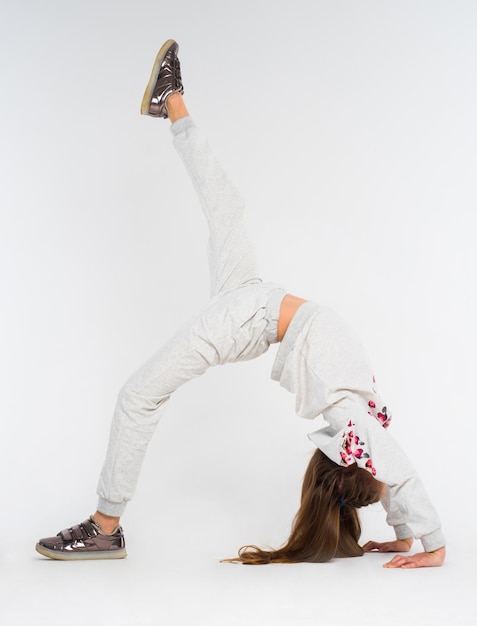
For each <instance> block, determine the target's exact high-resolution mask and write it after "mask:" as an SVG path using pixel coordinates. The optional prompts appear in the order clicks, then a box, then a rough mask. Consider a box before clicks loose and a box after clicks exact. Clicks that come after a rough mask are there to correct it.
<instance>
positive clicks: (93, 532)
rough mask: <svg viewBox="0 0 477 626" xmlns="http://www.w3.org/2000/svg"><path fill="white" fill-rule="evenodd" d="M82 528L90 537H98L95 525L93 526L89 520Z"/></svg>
mask: <svg viewBox="0 0 477 626" xmlns="http://www.w3.org/2000/svg"><path fill="white" fill-rule="evenodd" d="M81 526H82V527H83V528H84V529H85V531H86V534H87V535H88V537H96V535H97V534H98V531H97V530H96V528H95V526H94V524H92V523H91V521H90V520H89V519H87V520H86V521H85V522H83V523H82V524H81Z"/></svg>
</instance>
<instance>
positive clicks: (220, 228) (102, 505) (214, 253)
mask: <svg viewBox="0 0 477 626" xmlns="http://www.w3.org/2000/svg"><path fill="white" fill-rule="evenodd" d="M168 113H169V116H170V119H171V121H172V122H173V124H172V127H171V130H172V134H173V136H174V144H175V146H176V148H177V151H178V152H179V154H180V155H181V157H182V159H183V161H184V163H185V165H186V168H187V170H188V172H189V175H190V177H191V178H192V181H193V183H194V186H195V189H196V191H197V193H198V195H199V199H200V202H201V205H202V208H203V211H204V213H205V216H206V218H207V222H208V225H209V231H210V239H209V251H210V271H211V282H212V294H213V295H214V296H216V295H219V294H221V293H224V292H226V291H228V292H230V291H231V290H233V289H234V288H236V287H239V286H241V285H244V284H250V283H254V282H255V283H258V282H261V281H260V279H259V278H258V276H257V272H256V269H255V261H254V253H253V248H252V246H251V244H250V241H249V239H248V237H247V236H246V233H245V228H244V224H243V201H242V198H241V197H240V195H239V193H238V192H237V190H236V189H235V187H234V186H233V185H232V184H231V183H230V181H229V179H228V178H227V176H226V174H225V172H224V171H223V169H222V167H221V166H220V164H219V162H218V161H217V159H216V158H215V156H214V155H213V154H212V152H211V150H210V148H209V146H208V144H207V142H206V140H205V139H204V137H203V136H202V134H201V133H200V132H199V130H198V129H197V127H196V126H195V124H194V122H193V121H192V119H191V118H190V117H189V116H188V114H187V109H186V107H185V104H184V101H183V99H182V96H181V95H180V94H174V95H173V96H170V97H169V98H168ZM227 302H230V299H229V298H228V297H227ZM216 306H219V307H220V306H221V305H220V304H217V303H215V304H214V306H213V307H211V308H209V309H208V310H207V311H205V312H204V313H203V314H202V315H201V316H199V317H198V318H197V319H196V320H195V322H193V323H192V324H191V325H190V326H189V327H188V328H186V329H184V330H183V331H181V332H179V333H178V334H177V335H176V336H175V337H174V338H173V339H172V340H171V341H170V342H169V343H168V344H166V346H164V347H163V348H162V349H161V350H159V352H158V353H157V354H156V355H154V357H153V358H152V359H151V360H150V361H149V362H148V363H146V364H145V365H144V366H143V367H142V368H141V369H140V370H139V371H138V372H137V373H136V374H135V375H134V376H132V377H131V379H130V380H129V381H128V382H127V383H126V385H125V386H124V387H123V389H122V391H121V393H120V395H119V398H118V402H117V405H116V409H115V413H114V417H113V423H112V427H111V434H110V440H109V447H108V452H107V456H106V461H105V464H104V466H103V470H102V473H101V476H100V481H99V485H98V495H99V504H98V511H97V513H96V514H95V519H96V520H97V521H98V523H100V524H102V527H103V528H104V529H105V530H106V531H107V530H109V529H110V528H111V527H113V526H114V525H116V524H117V523H118V518H119V516H120V515H121V514H122V512H123V510H124V508H125V506H126V503H127V501H128V500H129V499H130V498H131V497H132V495H133V493H134V490H135V487H136V483H137V480H138V478H139V472H140V469H141V466H142V462H143V459H144V455H145V453H146V449H147V446H148V443H149V441H150V439H151V437H152V435H153V432H154V430H155V427H156V425H157V422H158V421H159V419H160V417H161V415H162V413H163V411H164V409H165V406H166V404H167V401H168V400H169V398H170V395H171V394H172V393H173V392H174V391H175V390H176V389H177V388H178V387H179V386H181V385H182V384H184V383H185V382H187V381H188V380H190V379H191V378H194V377H196V376H199V375H201V374H202V373H204V372H205V371H206V370H207V369H208V368H209V367H211V366H213V365H216V364H218V363H220V362H224V359H225V358H227V359H230V360H233V359H234V356H233V353H232V350H231V349H230V347H229V345H228V344H229V343H230V341H231V339H233V341H232V344H233V346H234V348H235V349H236V350H237V352H236V354H237V358H239V357H240V356H243V354H244V353H245V352H246V346H240V341H242V336H243V335H244V333H243V332H242V331H240V326H239V325H237V328H234V327H227V328H222V327H221V321H220V319H222V317H223V316H217V317H216V313H215V312H214V311H215V308H214V307H216ZM223 306H224V307H229V308H230V304H227V305H225V304H224V305H223ZM226 317H227V320H230V318H231V315H227V316H226ZM244 318H245V319H249V318H250V315H249V314H248V313H247V315H245V316H244ZM227 323H229V322H227ZM238 331H240V335H241V338H240V339H235V338H234V333H237V332H238ZM225 344H227V346H226V347H224V345H225ZM238 346H239V347H238ZM267 347H268V345H267V344H266V343H264V342H260V347H259V348H256V352H257V354H255V356H258V351H260V352H263V351H265V350H266V348H267ZM224 354H226V355H227V356H226V357H223V355H224Z"/></svg>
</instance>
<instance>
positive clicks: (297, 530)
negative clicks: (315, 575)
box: [231, 450, 385, 564]
mask: <svg viewBox="0 0 477 626" xmlns="http://www.w3.org/2000/svg"><path fill="white" fill-rule="evenodd" d="M384 487H385V486H384V484H383V483H381V482H379V481H377V480H376V479H375V478H373V477H372V475H371V474H370V473H369V472H367V471H366V470H364V469H361V468H359V467H358V466H357V465H356V464H353V465H350V466H348V467H342V466H340V465H337V464H336V463H333V461H331V460H330V459H329V458H328V457H327V456H326V455H325V454H324V453H323V452H321V450H316V451H315V453H314V454H313V456H312V458H311V460H310V463H309V465H308V468H307V470H306V473H305V477H304V479H303V487H302V493H301V503H300V508H299V510H298V512H297V514H296V516H295V519H294V522H293V526H292V531H291V534H290V537H289V538H288V541H287V543H286V544H285V545H284V546H283V547H282V548H280V549H278V550H262V549H260V548H258V547H257V546H244V547H243V548H241V549H240V551H239V556H238V557H237V558H236V559H231V560H233V561H239V562H242V563H248V564H263V563H271V562H275V563H298V562H301V561H305V562H314V563H322V562H325V561H329V560H330V559H332V558H333V557H348V556H361V555H362V554H363V550H362V548H361V547H360V546H359V544H358V541H359V537H360V535H361V524H360V522H359V515H358V511H357V509H359V508H361V507H363V506H367V505H368V504H372V503H373V502H377V501H378V500H379V499H380V498H381V496H382V494H383V490H384Z"/></svg>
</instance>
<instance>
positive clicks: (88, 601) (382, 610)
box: [0, 522, 477, 626]
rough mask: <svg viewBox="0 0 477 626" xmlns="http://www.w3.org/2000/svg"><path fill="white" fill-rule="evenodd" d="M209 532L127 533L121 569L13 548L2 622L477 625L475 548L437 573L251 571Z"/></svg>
mask: <svg viewBox="0 0 477 626" xmlns="http://www.w3.org/2000/svg"><path fill="white" fill-rule="evenodd" d="M135 525H136V524H135V523H134V522H133V524H132V526H133V527H134V526H135ZM210 526H211V525H210V524H209V530H208V531H207V528H206V527H205V524H204V527H200V526H199V527H198V526H195V527H194V532H193V533H191V534H190V535H189V536H186V537H185V538H184V541H183V542H182V544H181V545H178V546H172V545H170V543H168V537H167V534H165V533H164V531H166V532H167V524H166V526H164V525H163V526H162V529H161V531H160V532H159V530H158V531H157V532H156V533H154V532H152V533H149V537H148V538H144V537H143V539H141V537H140V534H141V533H140V532H139V528H136V529H134V528H129V531H130V532H129V540H128V550H129V556H128V558H127V559H125V560H123V561H117V562H106V561H96V562H89V563H86V562H81V563H64V562H56V561H50V560H48V559H44V558H42V557H40V556H39V555H37V554H36V553H35V552H34V550H33V544H34V538H33V537H32V538H31V541H30V542H28V541H22V542H20V541H19V540H18V539H15V541H14V543H10V544H9V545H7V546H4V549H3V557H2V563H1V565H2V567H1V570H2V581H1V596H2V599H1V605H0V606H1V608H0V623H1V624H2V626H29V625H31V626H38V625H42V624H48V626H56V625H58V626H76V625H80V624H91V625H97V624H103V625H108V626H109V625H113V624H114V625H117V626H150V625H151V626H152V625H155V624H167V626H175V625H176V624H177V625H179V624H181V625H182V624H194V625H201V624H204V625H207V626H215V625H220V626H235V625H240V626H242V625H247V626H254V625H255V624H257V625H260V626H268V625H272V624H273V625H274V626H280V625H286V626H295V625H308V624H309V625H312V624H320V625H321V626H331V625H335V624H343V623H351V624H363V625H364V624H367V625H369V624H376V625H388V624H392V625H399V626H403V625H407V624H413V625H414V624H423V625H424V624H426V625H427V624H428V625H429V626H431V625H432V626H438V625H446V626H448V625H450V624H452V625H453V626H461V625H475V624H477V618H476V616H475V609H474V596H475V589H476V584H475V583H476V582H477V580H476V575H475V547H476V546H475V541H474V542H473V547H472V544H471V545H466V543H467V541H468V538H467V539H466V538H465V537H463V536H462V537H461V538H460V539H459V538H455V537H454V538H452V540H453V541H452V540H451V544H452V546H451V549H450V555H449V558H448V561H447V563H446V564H445V566H444V567H442V568H437V569H432V570H430V569H429V570H414V571H404V570H387V569H383V568H382V567H381V564H382V563H383V562H384V561H385V560H386V559H387V558H388V557H386V556H384V555H378V554H369V555H365V556H364V557H362V558H357V559H346V560H337V561H335V562H331V563H328V564H320V565H318V564H316V565H315V564H300V565H290V566H288V565H286V566H284V565H274V566H265V567H246V566H241V565H229V564H223V563H220V562H219V558H220V557H223V556H228V555H230V554H231V549H230V547H226V546H225V543H226V541H224V537H222V536H220V534H219V536H218V537H217V535H216V542H217V543H215V542H214V537H213V536H212V533H211V530H210ZM132 530H134V533H131V531H132ZM169 530H170V532H171V535H172V536H173V534H174V529H173V528H172V526H171V527H170V529H169ZM224 535H225V533H224ZM188 554H190V556H188Z"/></svg>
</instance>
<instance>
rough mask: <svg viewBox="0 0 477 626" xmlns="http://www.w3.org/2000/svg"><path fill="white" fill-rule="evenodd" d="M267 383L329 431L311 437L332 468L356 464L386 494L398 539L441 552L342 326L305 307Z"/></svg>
mask: <svg viewBox="0 0 477 626" xmlns="http://www.w3.org/2000/svg"><path fill="white" fill-rule="evenodd" d="M272 379H273V380H276V381H278V382H279V383H280V385H282V386H283V387H284V388H285V389H287V390H288V391H290V392H292V393H294V394H296V412H297V415H298V416H300V417H305V418H308V419H313V418H315V417H317V416H318V415H320V414H321V415H322V416H323V418H324V420H325V421H326V422H327V424H328V425H327V426H325V427H324V428H322V429H320V430H317V431H315V432H313V433H311V434H310V435H309V438H310V439H311V441H312V442H313V443H314V444H315V445H316V446H317V447H318V448H320V450H322V452H324V453H325V454H326V456H328V458H330V459H331V460H332V461H334V462H335V463H337V464H339V465H343V466H347V465H350V464H351V463H357V464H358V466H359V467H362V468H364V469H367V470H368V471H369V472H371V473H372V475H373V476H374V477H375V478H376V479H377V480H379V481H381V482H383V483H385V484H386V485H387V486H388V489H387V495H386V497H385V498H384V499H383V506H384V507H385V509H386V511H387V518H386V520H387V522H388V524H390V525H391V526H393V527H394V530H395V533H396V538H397V539H406V538H408V537H415V538H416V539H420V540H421V542H422V545H423V547H424V550H426V551H427V552H431V551H433V550H437V549H438V548H440V547H442V546H444V545H445V539H444V536H443V534H442V532H441V529H440V526H441V525H440V521H439V517H438V515H437V512H436V510H435V509H434V507H433V505H432V503H431V502H430V500H429V497H428V496H427V494H426V492H425V490H424V487H423V485H422V483H421V481H420V479H419V477H418V476H417V474H416V471H415V470H414V468H413V467H412V465H411V463H410V461H409V459H408V458H407V456H406V455H405V454H404V452H403V451H402V450H401V448H400V447H399V446H398V444H397V443H396V441H395V440H394V439H393V438H392V436H391V435H390V434H389V432H388V430H387V427H388V426H389V422H390V420H391V416H390V413H389V411H388V409H387V407H386V406H385V404H384V403H383V401H382V400H381V398H380V397H379V395H378V393H377V391H376V385H375V378H374V374H373V371H372V368H371V366H370V364H369V360H368V357H367V355H366V353H365V351H364V349H363V347H362V345H361V344H360V342H359V341H358V340H357V339H356V337H355V336H354V334H353V333H352V332H351V331H350V329H349V328H348V327H347V326H346V325H345V323H344V322H343V320H342V319H341V318H340V317H339V316H338V315H337V314H336V313H335V312H333V311H331V310H330V309H328V308H327V307H325V306H322V305H318V304H315V303H313V302H307V303H305V304H303V305H302V306H301V307H300V308H299V309H298V311H297V312H296V314H295V316H294V317H293V319H292V321H291V323H290V326H289V327H288V330H287V332H286V334H285V337H284V338H283V341H282V342H281V345H280V347H279V349H278V352H277V356H276V358H275V362H274V364H273V369H272Z"/></svg>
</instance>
